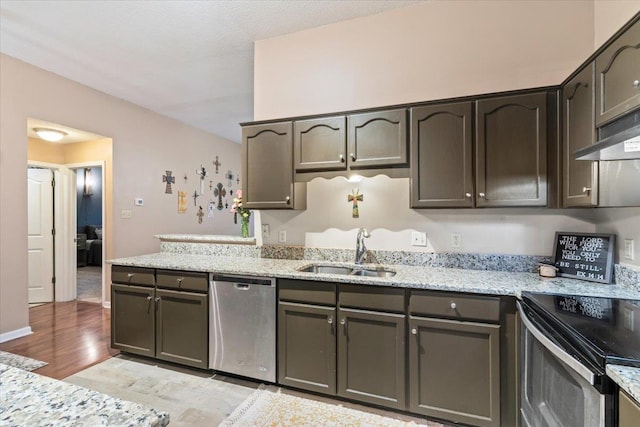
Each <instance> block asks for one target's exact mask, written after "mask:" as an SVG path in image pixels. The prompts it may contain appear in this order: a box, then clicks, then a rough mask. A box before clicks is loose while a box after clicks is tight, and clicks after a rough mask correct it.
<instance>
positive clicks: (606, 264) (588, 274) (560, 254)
mask: <svg viewBox="0 0 640 427" xmlns="http://www.w3.org/2000/svg"><path fill="white" fill-rule="evenodd" d="M615 239H616V236H615V235H613V234H588V233H563V232H557V233H556V245H555V247H554V248H553V259H554V264H555V266H556V267H558V270H559V271H558V274H559V275H560V276H565V277H575V278H576V279H582V280H588V281H590V282H599V283H611V281H612V280H613V253H614V250H615Z"/></svg>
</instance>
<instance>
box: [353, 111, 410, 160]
mask: <svg viewBox="0 0 640 427" xmlns="http://www.w3.org/2000/svg"><path fill="white" fill-rule="evenodd" d="M348 162H349V168H351V169H358V168H371V167H387V166H402V165H406V164H407V111H406V110H405V109H400V110H388V111H376V112H373V113H363V114H353V115H350V116H349V158H348Z"/></svg>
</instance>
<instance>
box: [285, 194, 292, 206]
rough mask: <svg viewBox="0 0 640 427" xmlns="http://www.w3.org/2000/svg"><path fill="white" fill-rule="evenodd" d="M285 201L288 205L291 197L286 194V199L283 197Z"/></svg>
mask: <svg viewBox="0 0 640 427" xmlns="http://www.w3.org/2000/svg"><path fill="white" fill-rule="evenodd" d="M284 201H285V202H287V204H288V205H290V204H291V197H289V196H287V197H286V199H284Z"/></svg>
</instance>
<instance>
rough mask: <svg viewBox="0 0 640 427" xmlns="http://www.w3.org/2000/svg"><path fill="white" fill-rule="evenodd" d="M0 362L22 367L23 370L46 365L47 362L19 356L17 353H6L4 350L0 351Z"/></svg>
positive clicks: (33, 369) (32, 369) (31, 369)
mask: <svg viewBox="0 0 640 427" xmlns="http://www.w3.org/2000/svg"><path fill="white" fill-rule="evenodd" d="M0 363H3V364H5V365H8V366H13V367H14V368H20V369H24V370H25V371H35V370H36V369H38V368H42V367H43V366H45V365H47V362H42V361H40V360H36V359H32V358H30V357H25V356H20V355H19V354H13V353H7V352H6V351H0Z"/></svg>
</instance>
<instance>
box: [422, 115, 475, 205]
mask: <svg viewBox="0 0 640 427" xmlns="http://www.w3.org/2000/svg"><path fill="white" fill-rule="evenodd" d="M471 107H472V104H471V103H470V102H464V103H459V104H447V105H433V106H425V107H415V108H412V109H411V110H410V117H411V134H410V145H411V207H412V208H429V207H473V163H472V155H473V154H472V153H473V151H472V145H471V141H472V138H473V131H472V126H471V124H472V117H471V114H472V108H471Z"/></svg>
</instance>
